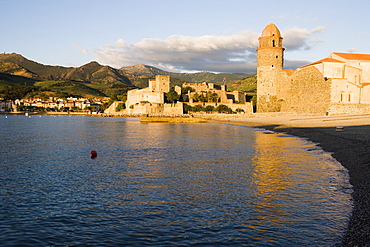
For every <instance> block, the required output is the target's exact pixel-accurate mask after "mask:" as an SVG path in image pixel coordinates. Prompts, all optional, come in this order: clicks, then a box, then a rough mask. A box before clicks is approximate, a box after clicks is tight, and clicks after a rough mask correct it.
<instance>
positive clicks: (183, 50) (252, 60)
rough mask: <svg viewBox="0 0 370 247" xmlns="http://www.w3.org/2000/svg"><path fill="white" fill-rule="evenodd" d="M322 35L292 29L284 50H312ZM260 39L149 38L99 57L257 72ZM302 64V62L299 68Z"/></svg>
mask: <svg viewBox="0 0 370 247" xmlns="http://www.w3.org/2000/svg"><path fill="white" fill-rule="evenodd" d="M320 32H324V28H322V27H317V28H315V29H313V30H307V29H300V28H291V29H288V30H286V31H285V32H283V37H284V47H286V50H288V51H294V50H309V49H311V48H312V47H313V46H314V45H315V43H317V41H311V37H312V36H313V35H314V34H315V33H320ZM259 36H260V34H259V33H254V32H250V31H242V32H239V33H236V34H234V35H229V36H226V35H220V36H216V35H204V36H200V37H190V36H183V35H173V36H170V37H168V38H167V39H164V40H163V39H150V38H146V39H143V40H141V41H140V42H137V43H134V44H130V45H128V44H127V43H126V42H125V41H124V40H123V39H119V40H117V42H116V43H114V44H108V45H104V46H101V47H99V48H98V49H97V50H95V57H96V59H97V61H99V62H100V63H103V64H109V65H111V66H113V67H117V68H121V67H124V66H129V65H134V64H140V63H142V64H146V65H151V66H154V67H157V68H160V69H163V70H166V71H172V72H183V71H211V72H228V73H255V72H256V66H257V63H256V48H257V47H258V37H259ZM301 63H302V61H299V65H298V66H300V65H301ZM289 64H291V65H292V64H294V62H292V61H290V62H289Z"/></svg>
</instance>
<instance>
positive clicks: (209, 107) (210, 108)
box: [204, 105, 215, 112]
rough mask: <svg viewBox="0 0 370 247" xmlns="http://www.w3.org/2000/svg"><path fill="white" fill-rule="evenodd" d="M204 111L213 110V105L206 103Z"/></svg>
mask: <svg viewBox="0 0 370 247" xmlns="http://www.w3.org/2000/svg"><path fill="white" fill-rule="evenodd" d="M204 110H205V112H213V111H214V110H215V107H214V106H212V105H207V106H206V107H205V108H204Z"/></svg>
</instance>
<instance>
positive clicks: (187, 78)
mask: <svg viewBox="0 0 370 247" xmlns="http://www.w3.org/2000/svg"><path fill="white" fill-rule="evenodd" d="M120 71H122V72H123V73H124V74H126V75H130V76H131V77H132V78H130V79H131V81H132V82H133V84H135V82H134V81H135V80H137V81H139V80H140V79H143V78H148V77H154V76H156V75H170V76H171V79H172V78H177V79H179V80H180V81H182V82H211V83H216V84H227V85H230V84H233V83H235V82H237V81H239V80H242V79H245V78H248V77H252V76H254V75H252V74H228V73H211V72H198V73H174V72H167V71H164V70H161V69H158V68H155V67H152V66H148V65H144V64H136V65H133V66H127V67H123V68H121V69H120ZM171 82H172V80H171Z"/></svg>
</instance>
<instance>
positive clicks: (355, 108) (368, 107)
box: [328, 103, 370, 115]
mask: <svg viewBox="0 0 370 247" xmlns="http://www.w3.org/2000/svg"><path fill="white" fill-rule="evenodd" d="M328 112H329V114H330V115H339V114H348V113H349V112H350V113H370V104H340V103H338V104H332V105H331V106H330V108H329V110H328Z"/></svg>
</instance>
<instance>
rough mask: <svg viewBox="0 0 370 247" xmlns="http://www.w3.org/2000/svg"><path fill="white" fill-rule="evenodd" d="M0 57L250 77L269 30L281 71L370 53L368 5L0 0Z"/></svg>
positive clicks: (334, 0) (356, 0)
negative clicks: (280, 50)
mask: <svg viewBox="0 0 370 247" xmlns="http://www.w3.org/2000/svg"><path fill="white" fill-rule="evenodd" d="M0 6H1V8H0V30H1V37H0V52H6V53H12V52H15V53H20V54H22V55H23V56H25V57H27V58H28V59H31V60H34V61H37V62H39V63H42V64H48V65H61V66H73V67H77V66H81V65H83V64H86V63H88V62H90V61H97V62H99V63H101V64H104V65H109V66H112V67H115V68H120V67H123V66H130V65H135V64H138V63H142V64H147V65H152V66H155V67H158V68H161V69H164V70H167V71H173V72H180V71H181V72H184V71H188V72H192V71H210V72H230V73H254V72H255V70H256V52H255V49H256V48H257V46H258V42H257V39H258V37H259V36H260V34H261V32H262V30H263V28H264V27H265V26H266V25H267V24H268V23H269V22H270V21H272V22H273V23H274V24H276V25H277V26H278V28H279V29H280V31H281V32H282V35H283V38H284V40H283V45H284V47H285V48H286V50H285V68H293V69H294V68H296V67H299V66H302V65H304V64H307V63H310V62H313V61H317V60H320V59H322V58H325V57H327V56H328V55H329V54H330V53H331V52H354V53H370V42H369V41H370V26H369V24H370V14H369V13H368V12H369V9H370V2H369V1H367V0H363V1H360V0H353V1H350V2H348V1H344V0H325V1H323V0H321V1H318V0H311V1H296V0H294V1H290V0H280V1H276V0H274V1H269V0H265V1H249V0H63V1H58V0H0Z"/></svg>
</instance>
